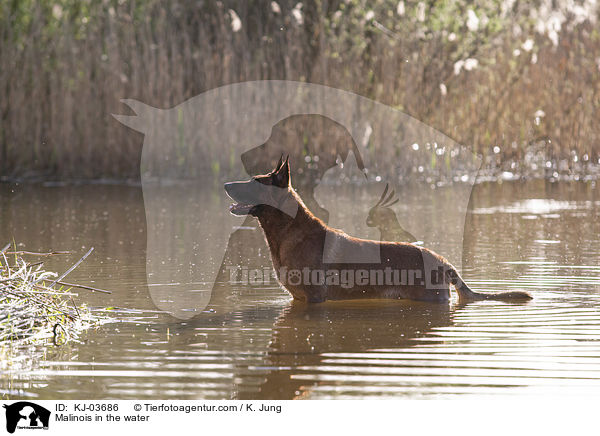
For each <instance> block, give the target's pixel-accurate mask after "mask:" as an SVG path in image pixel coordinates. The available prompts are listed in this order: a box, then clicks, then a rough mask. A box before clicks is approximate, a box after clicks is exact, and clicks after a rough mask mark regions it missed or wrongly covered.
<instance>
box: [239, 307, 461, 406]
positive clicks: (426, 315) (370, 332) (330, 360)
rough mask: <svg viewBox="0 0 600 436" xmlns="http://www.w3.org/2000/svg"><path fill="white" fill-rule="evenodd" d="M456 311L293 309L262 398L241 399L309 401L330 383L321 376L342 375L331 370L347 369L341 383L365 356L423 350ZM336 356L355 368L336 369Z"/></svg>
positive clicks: (278, 336) (282, 324)
mask: <svg viewBox="0 0 600 436" xmlns="http://www.w3.org/2000/svg"><path fill="white" fill-rule="evenodd" d="M455 309H456V308H452V306H449V305H446V304H434V303H423V302H413V301H406V300H401V301H377V300H363V301H361V302H352V301H339V302H327V303H323V304H317V305H314V304H313V305H307V304H303V303H297V302H294V303H291V304H290V306H289V307H287V308H286V309H284V311H283V312H282V314H281V316H280V317H279V319H278V320H277V322H276V324H275V326H274V328H273V336H272V340H271V344H270V346H269V354H268V358H267V362H266V368H265V369H267V370H268V372H267V374H266V377H265V380H264V382H263V383H262V385H261V386H260V387H259V391H258V392H248V393H247V394H241V398H240V399H250V398H252V399H281V400H283V399H296V398H305V397H308V398H310V397H311V395H312V393H311V392H312V391H313V390H314V389H315V388H316V389H319V386H320V385H321V384H322V383H326V382H320V381H319V380H318V379H319V374H328V375H330V376H333V378H335V374H336V372H337V373H338V374H339V372H338V371H337V370H336V369H335V368H331V370H329V371H328V367H329V366H331V365H335V366H338V365H342V367H343V369H344V371H343V373H342V374H339V375H340V379H343V378H344V375H349V374H355V375H360V372H361V369H360V359H362V358H364V354H363V353H369V352H370V351H372V350H378V349H385V350H387V351H389V350H390V349H394V350H397V351H398V352H401V351H402V349H405V348H407V347H412V346H415V345H418V344H419V339H420V338H424V337H425V336H427V335H428V334H429V333H430V332H431V331H432V330H433V329H436V328H440V327H447V326H450V325H451V324H452V314H453V311H454V310H455ZM336 353H344V358H345V359H346V358H347V359H351V360H352V362H353V363H350V364H349V365H346V364H345V363H343V362H340V363H337V362H336V356H335V354H336ZM353 354H356V356H353ZM359 354H360V355H359ZM382 364H383V363H382ZM353 366H355V368H356V369H355V371H353ZM346 370H347V372H346ZM331 383H335V382H330V384H331ZM374 383H377V382H376V381H375V382H374ZM400 388H401V387H400ZM244 397H247V398H244Z"/></svg>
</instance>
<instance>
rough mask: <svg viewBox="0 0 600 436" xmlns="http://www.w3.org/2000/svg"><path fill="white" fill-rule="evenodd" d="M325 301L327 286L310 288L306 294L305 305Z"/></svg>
mask: <svg viewBox="0 0 600 436" xmlns="http://www.w3.org/2000/svg"><path fill="white" fill-rule="evenodd" d="M325 300H327V286H325V285H323V286H311V287H310V289H309V290H308V292H307V293H306V302H307V303H323V302H324V301H325Z"/></svg>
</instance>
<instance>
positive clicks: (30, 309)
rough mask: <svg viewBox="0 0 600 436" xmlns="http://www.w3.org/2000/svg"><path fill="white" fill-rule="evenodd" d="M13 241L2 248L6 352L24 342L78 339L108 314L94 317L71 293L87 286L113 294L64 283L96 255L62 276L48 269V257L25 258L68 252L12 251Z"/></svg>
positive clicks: (1, 317) (1, 326)
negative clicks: (43, 259) (77, 288)
mask: <svg viewBox="0 0 600 436" xmlns="http://www.w3.org/2000/svg"><path fill="white" fill-rule="evenodd" d="M9 248H10V245H7V246H5V247H4V248H3V249H1V250H0V356H1V355H4V354H5V353H6V352H7V350H6V349H7V348H8V347H14V346H22V345H32V344H35V345H40V344H54V345H63V344H65V343H67V342H68V341H73V340H77V338H78V337H79V335H80V333H81V332H83V331H85V330H86V329H89V328H91V327H95V326H98V325H100V324H102V323H103V322H104V321H106V318H103V317H99V316H96V315H94V314H93V313H92V312H91V311H90V309H89V308H88V307H87V306H86V305H85V304H82V305H78V304H77V303H76V301H75V299H74V298H75V297H77V294H75V293H73V292H71V290H72V289H73V288H74V287H81V288H83V289H88V290H92V291H97V292H108V291H103V290H100V289H94V288H90V287H83V286H78V285H72V284H69V283H65V282H63V281H62V279H64V277H65V276H66V275H67V274H68V273H69V272H71V271H73V270H74V269H75V268H76V267H77V266H78V265H79V264H80V263H81V262H82V261H83V260H84V259H85V258H86V257H87V256H88V255H89V254H90V253H91V251H92V250H90V251H89V252H88V253H87V254H86V255H85V256H84V257H83V258H82V259H80V260H79V262H77V263H76V264H75V265H73V266H72V267H71V268H70V269H69V270H68V271H67V272H66V273H64V274H63V275H61V276H58V274H56V273H54V272H50V271H45V270H44V268H43V266H44V262H43V261H39V260H38V261H33V262H31V261H29V260H26V258H25V257H27V258H29V257H37V258H40V257H45V256H51V255H58V254H66V253H64V252H53V253H30V252H23V251H16V250H14V251H9Z"/></svg>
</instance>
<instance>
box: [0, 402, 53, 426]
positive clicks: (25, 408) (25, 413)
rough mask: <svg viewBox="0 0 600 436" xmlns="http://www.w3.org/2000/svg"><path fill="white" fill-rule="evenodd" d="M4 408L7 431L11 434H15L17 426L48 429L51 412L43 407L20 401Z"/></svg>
mask: <svg viewBox="0 0 600 436" xmlns="http://www.w3.org/2000/svg"><path fill="white" fill-rule="evenodd" d="M4 408H5V409H6V431H8V432H9V433H14V432H15V430H16V428H17V426H19V428H44V429H47V428H48V423H49V421H50V411H49V410H48V409H46V408H44V407H42V406H38V405H37V404H35V403H31V402H29V401H19V402H17V403H13V404H10V405H6V404H4ZM19 424H20V425H19Z"/></svg>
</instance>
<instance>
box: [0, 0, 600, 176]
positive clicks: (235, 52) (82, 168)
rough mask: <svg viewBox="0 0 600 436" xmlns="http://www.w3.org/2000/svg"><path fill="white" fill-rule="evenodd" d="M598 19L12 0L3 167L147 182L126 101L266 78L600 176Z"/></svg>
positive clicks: (433, 6)
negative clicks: (380, 106) (391, 110)
mask: <svg viewBox="0 0 600 436" xmlns="http://www.w3.org/2000/svg"><path fill="white" fill-rule="evenodd" d="M598 14H599V11H598V7H597V6H596V5H595V4H594V2H591V1H574V0H556V1H546V0H536V1H533V2H525V1H519V0H504V1H491V0H488V1H484V2H478V5H477V6H476V7H475V6H473V5H471V4H470V2H466V1H462V0H457V1H400V2H399V1H387V0H375V1H366V0H344V1H341V0H333V1H320V0H318V1H305V2H298V1H297V0H293V1H284V0H278V1H270V0H267V1H246V2H241V1H227V0H222V1H214V0H205V1H183V0H177V1H161V0H146V1H132V2H125V1H122V0H87V1H79V0H77V1H75V0H59V1H49V0H23V1H17V0H9V1H4V2H1V3H0V176H1V177H3V178H4V179H15V178H43V179H59V178H118V179H123V178H133V179H135V178H138V177H139V163H140V154H141V148H142V143H143V138H142V136H141V135H140V134H138V133H135V132H133V131H132V130H130V129H128V128H126V127H124V126H122V125H120V124H119V123H118V122H117V121H116V120H114V119H113V118H112V117H111V113H124V112H125V111H126V110H125V109H124V106H123V105H122V104H121V103H120V99H122V98H134V99H138V100H141V101H143V102H145V103H147V104H149V105H152V106H155V107H159V108H167V107H172V106H174V105H177V104H179V103H181V102H183V101H184V100H186V99H188V98H191V97H193V96H195V95H197V94H199V93H201V92H203V91H206V90H209V89H212V88H215V87H218V86H222V85H225V84H230V83H235V82H240V81H246V80H259V79H286V80H299V81H307V82H313V83H319V84H325V85H329V86H333V87H336V88H341V89H345V90H348V91H352V92H355V93H358V94H361V95H363V96H366V97H369V98H372V99H375V100H378V101H380V102H382V103H385V104H387V105H390V106H393V107H395V108H398V109H400V110H402V111H404V112H406V113H408V114H409V115H411V116H413V117H415V118H417V119H419V120H421V121H423V122H424V123H426V124H428V125H430V126H432V127H434V128H436V129H438V130H440V131H442V132H444V133H445V134H447V135H448V136H450V137H452V138H454V139H455V140H456V141H457V142H459V143H461V144H464V145H467V146H469V147H472V149H473V150H474V151H476V152H477V153H480V154H482V155H483V156H484V158H485V168H486V170H488V171H490V172H491V173H494V174H498V173H501V172H502V171H511V172H513V173H515V174H518V175H534V176H536V175H537V176H541V177H556V176H557V175H559V174H566V175H575V177H579V176H580V175H581V176H585V175H588V174H594V172H595V171H597V165H598V164H599V163H600V161H599V160H600V145H599V136H600V129H599V128H598V125H599V121H600V111H599V107H600V44H599V42H600V31H599V27H598V26H597V19H598ZM390 153H393V151H390Z"/></svg>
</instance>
